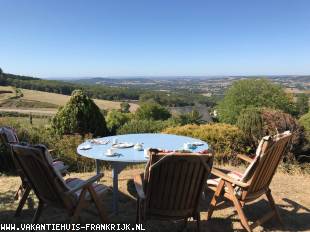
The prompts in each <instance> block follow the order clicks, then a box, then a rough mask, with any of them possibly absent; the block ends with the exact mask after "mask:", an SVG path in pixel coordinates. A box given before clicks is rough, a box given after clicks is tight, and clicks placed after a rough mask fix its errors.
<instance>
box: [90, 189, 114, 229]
mask: <svg viewBox="0 0 310 232" xmlns="http://www.w3.org/2000/svg"><path fill="white" fill-rule="evenodd" d="M87 189H88V191H89V193H90V195H91V197H92V199H93V201H94V203H95V206H96V208H97V210H98V212H99V215H100V218H101V221H102V222H103V223H109V219H108V215H107V214H106V212H105V210H104V208H103V207H102V204H103V203H102V202H100V201H99V199H98V195H97V193H96V192H95V190H94V188H93V186H91V185H90V186H89V187H88V188H87Z"/></svg>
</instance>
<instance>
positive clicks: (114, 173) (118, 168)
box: [111, 163, 126, 215]
mask: <svg viewBox="0 0 310 232" xmlns="http://www.w3.org/2000/svg"><path fill="white" fill-rule="evenodd" d="M111 166H112V179H113V200H112V201H113V213H114V214H115V215H118V197H119V196H118V194H119V192H118V174H119V173H120V172H121V171H122V170H123V169H124V168H125V167H126V165H125V164H120V163H111Z"/></svg>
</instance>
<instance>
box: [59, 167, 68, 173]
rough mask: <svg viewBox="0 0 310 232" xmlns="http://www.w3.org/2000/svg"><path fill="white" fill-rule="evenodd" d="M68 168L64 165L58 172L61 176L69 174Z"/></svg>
mask: <svg viewBox="0 0 310 232" xmlns="http://www.w3.org/2000/svg"><path fill="white" fill-rule="evenodd" d="M68 168H69V166H68V165H64V166H62V167H60V168H58V171H59V172H60V173H61V174H66V173H69V172H68Z"/></svg>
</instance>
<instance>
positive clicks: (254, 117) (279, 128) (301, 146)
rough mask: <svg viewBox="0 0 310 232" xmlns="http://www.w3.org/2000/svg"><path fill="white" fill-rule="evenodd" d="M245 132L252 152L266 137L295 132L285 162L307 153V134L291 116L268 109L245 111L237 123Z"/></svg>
mask: <svg viewBox="0 0 310 232" xmlns="http://www.w3.org/2000/svg"><path fill="white" fill-rule="evenodd" d="M237 125H238V127H239V128H240V129H241V130H242V131H243V132H244V134H245V136H246V138H247V142H248V144H249V145H250V146H251V147H252V151H254V150H255V149H256V147H257V146H258V143H259V141H260V139H261V138H262V137H263V136H266V135H276V134H277V133H282V132H284V131H286V130H290V131H291V132H293V138H292V143H291V147H290V150H289V153H288V155H287V157H285V160H287V159H289V160H291V159H294V158H297V159H299V156H301V155H304V153H305V145H306V143H305V141H306V140H305V133H304V130H303V128H302V127H301V126H300V125H299V123H298V121H297V120H296V119H295V118H294V117H293V116H292V115H290V114H287V113H284V112H282V111H280V110H274V109H268V108H260V109H259V108H251V109H246V110H244V111H243V112H242V113H241V114H240V116H239V118H238V121H237Z"/></svg>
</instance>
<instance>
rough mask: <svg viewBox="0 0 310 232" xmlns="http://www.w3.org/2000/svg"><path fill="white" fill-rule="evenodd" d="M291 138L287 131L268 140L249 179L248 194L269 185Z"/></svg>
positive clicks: (262, 189)
mask: <svg viewBox="0 0 310 232" xmlns="http://www.w3.org/2000/svg"><path fill="white" fill-rule="evenodd" d="M291 138H292V134H291V133H288V134H285V135H283V136H282V137H280V138H278V139H275V140H273V141H271V142H270V144H269V145H268V147H267V148H266V151H265V153H264V154H263V155H262V156H261V157H260V160H259V163H258V165H257V168H256V170H255V172H254V173H253V176H252V178H251V179H250V180H249V183H250V187H249V189H248V191H247V192H248V194H251V193H252V194H253V193H257V192H260V191H264V190H265V189H267V188H268V187H269V184H270V182H271V181H272V178H273V176H274V174H275V172H276V169H277V167H278V165H279V163H280V161H281V158H282V156H283V155H284V154H285V153H286V152H287V150H288V147H289V144H290V141H291Z"/></svg>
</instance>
